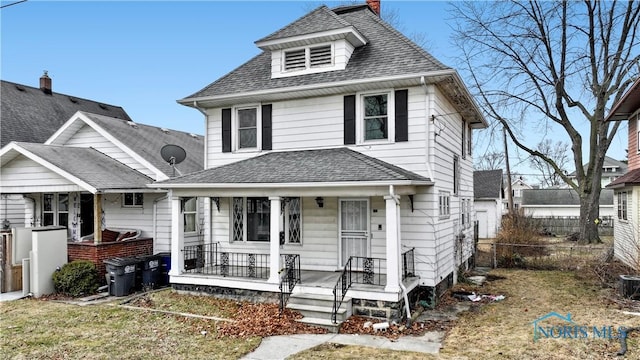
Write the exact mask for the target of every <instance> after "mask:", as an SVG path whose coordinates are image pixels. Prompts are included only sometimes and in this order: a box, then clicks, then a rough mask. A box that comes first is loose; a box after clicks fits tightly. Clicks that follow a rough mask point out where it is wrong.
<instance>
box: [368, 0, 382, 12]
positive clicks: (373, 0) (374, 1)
mask: <svg viewBox="0 0 640 360" xmlns="http://www.w3.org/2000/svg"><path fill="white" fill-rule="evenodd" d="M367 5H369V7H370V8H371V10H373V11H374V12H375V13H376V14H378V16H380V0H367Z"/></svg>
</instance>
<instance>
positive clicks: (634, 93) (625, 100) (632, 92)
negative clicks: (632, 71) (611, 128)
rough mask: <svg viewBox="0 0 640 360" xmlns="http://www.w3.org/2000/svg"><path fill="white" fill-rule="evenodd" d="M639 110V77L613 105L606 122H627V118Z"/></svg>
mask: <svg viewBox="0 0 640 360" xmlns="http://www.w3.org/2000/svg"><path fill="white" fill-rule="evenodd" d="M638 109H640V77H638V78H637V79H636V81H635V82H634V83H633V84H632V85H631V87H630V88H629V90H627V92H626V93H624V95H622V98H620V100H618V102H617V103H615V104H614V105H613V108H612V109H611V111H610V112H609V115H608V116H607V118H606V120H607V121H617V120H629V117H630V116H631V115H632V114H633V113H634V112H636V111H638Z"/></svg>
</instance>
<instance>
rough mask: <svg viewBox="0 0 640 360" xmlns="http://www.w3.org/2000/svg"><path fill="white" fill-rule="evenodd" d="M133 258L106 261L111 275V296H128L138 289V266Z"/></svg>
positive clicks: (108, 272)
mask: <svg viewBox="0 0 640 360" xmlns="http://www.w3.org/2000/svg"><path fill="white" fill-rule="evenodd" d="M137 263H138V261H137V260H135V259H131V258H113V259H108V260H104V264H105V267H106V269H107V274H108V275H109V284H108V285H109V295H113V296H127V295H129V294H131V293H132V291H133V290H134V289H135V287H136V265H137Z"/></svg>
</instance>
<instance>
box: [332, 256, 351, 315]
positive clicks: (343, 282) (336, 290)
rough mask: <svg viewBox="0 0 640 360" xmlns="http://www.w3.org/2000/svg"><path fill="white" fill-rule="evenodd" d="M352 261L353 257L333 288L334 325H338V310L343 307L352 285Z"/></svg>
mask: <svg viewBox="0 0 640 360" xmlns="http://www.w3.org/2000/svg"><path fill="white" fill-rule="evenodd" d="M351 259H353V257H350V258H349V260H347V263H346V264H345V265H344V269H342V273H341V274H340V277H338V281H337V282H336V285H335V286H334V287H333V309H332V311H331V322H333V323H334V324H335V323H337V318H338V309H340V306H341V305H342V300H344V296H345V295H346V294H347V291H348V290H349V288H350V287H351V284H352V282H351Z"/></svg>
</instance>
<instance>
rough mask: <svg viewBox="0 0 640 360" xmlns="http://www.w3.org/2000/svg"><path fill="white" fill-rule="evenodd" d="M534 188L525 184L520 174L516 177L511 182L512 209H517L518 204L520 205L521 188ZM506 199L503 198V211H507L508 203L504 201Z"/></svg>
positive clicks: (518, 207)
mask: <svg viewBox="0 0 640 360" xmlns="http://www.w3.org/2000/svg"><path fill="white" fill-rule="evenodd" d="M531 189H534V187H533V186H531V185H529V184H527V183H526V182H525V181H524V179H523V178H522V176H520V177H518V178H517V179H516V180H514V181H513V182H511V195H512V196H513V209H514V210H516V211H517V210H518V209H520V206H522V191H523V190H531ZM506 201H507V199H505V205H504V207H503V209H504V213H506V212H508V205H507V203H506Z"/></svg>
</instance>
